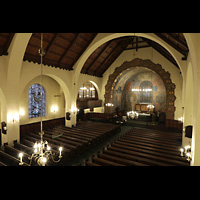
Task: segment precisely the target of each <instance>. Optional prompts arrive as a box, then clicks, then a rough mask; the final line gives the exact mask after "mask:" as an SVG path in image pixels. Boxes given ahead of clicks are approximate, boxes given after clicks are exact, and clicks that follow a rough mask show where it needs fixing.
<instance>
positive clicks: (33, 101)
mask: <svg viewBox="0 0 200 200" xmlns="http://www.w3.org/2000/svg"><path fill="white" fill-rule="evenodd" d="M40 92H41V86H40V85H39V84H34V85H32V86H31V87H30V88H29V118H35V117H40V116H41V93H40ZM42 116H45V91H44V88H43V87H42Z"/></svg>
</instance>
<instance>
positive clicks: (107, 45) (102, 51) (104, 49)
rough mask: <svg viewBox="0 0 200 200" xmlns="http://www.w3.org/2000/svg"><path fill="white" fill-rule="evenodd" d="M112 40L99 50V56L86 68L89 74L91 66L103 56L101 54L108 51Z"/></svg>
mask: <svg viewBox="0 0 200 200" xmlns="http://www.w3.org/2000/svg"><path fill="white" fill-rule="evenodd" d="M110 43H111V41H109V42H107V44H106V46H105V47H104V48H103V49H102V50H101V51H100V52H99V54H98V55H97V57H96V58H95V59H94V60H93V62H92V63H91V64H90V65H89V67H88V68H87V69H86V71H85V73H86V74H87V73H88V71H89V70H90V68H91V67H92V66H93V65H94V63H95V62H96V61H97V60H98V59H99V58H100V57H101V55H102V54H103V53H104V52H105V51H106V49H107V48H108V47H109V45H110Z"/></svg>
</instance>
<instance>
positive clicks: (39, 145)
mask: <svg viewBox="0 0 200 200" xmlns="http://www.w3.org/2000/svg"><path fill="white" fill-rule="evenodd" d="M38 53H39V54H40V57H41V76H40V78H41V79H40V86H41V90H40V96H41V102H40V103H41V104H40V110H41V113H40V124H41V130H40V132H39V135H40V137H41V139H40V141H39V142H36V143H35V144H34V147H33V148H34V150H33V152H34V153H33V154H32V155H31V157H28V159H29V160H30V163H29V165H30V166H31V163H32V160H34V161H36V162H37V164H38V165H39V166H45V165H46V163H47V161H48V160H49V159H50V158H51V159H52V161H53V162H55V163H58V162H60V160H61V158H62V155H61V153H62V150H63V148H62V147H59V156H58V160H54V157H55V155H56V154H55V153H52V151H51V147H50V146H49V145H48V142H47V141H44V140H43V135H44V131H43V126H42V115H43V109H42V100H43V97H42V74H43V73H42V65H43V56H44V55H45V53H46V51H45V49H44V48H43V33H41V48H40V49H39V51H38ZM19 158H20V163H19V165H23V153H22V152H21V153H19Z"/></svg>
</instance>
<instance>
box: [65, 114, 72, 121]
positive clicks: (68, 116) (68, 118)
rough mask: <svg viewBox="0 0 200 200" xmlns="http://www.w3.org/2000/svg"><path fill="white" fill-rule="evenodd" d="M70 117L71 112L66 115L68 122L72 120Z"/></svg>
mask: <svg viewBox="0 0 200 200" xmlns="http://www.w3.org/2000/svg"><path fill="white" fill-rule="evenodd" d="M70 115H71V114H70V112H67V113H66V119H67V120H70V119H71V117H70Z"/></svg>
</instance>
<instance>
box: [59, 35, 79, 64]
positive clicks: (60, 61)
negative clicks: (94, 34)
mask: <svg viewBox="0 0 200 200" xmlns="http://www.w3.org/2000/svg"><path fill="white" fill-rule="evenodd" d="M79 35H80V33H78V34H77V35H76V36H75V38H74V39H73V40H72V42H71V44H70V45H69V47H68V48H67V49H66V51H65V52H64V54H63V55H62V56H61V58H60V60H59V61H58V65H60V64H61V63H62V61H63V59H64V58H65V56H66V55H67V53H68V52H69V49H70V48H71V47H72V46H73V45H74V44H75V43H76V40H77V38H78V37H79Z"/></svg>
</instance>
